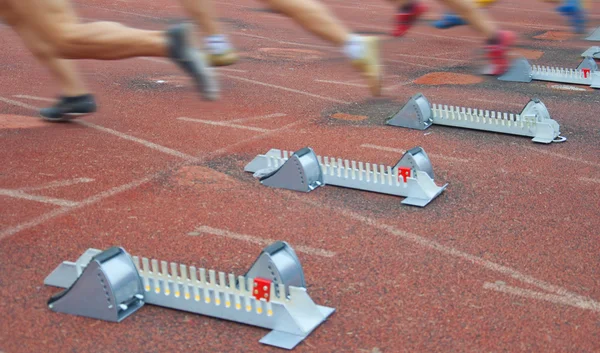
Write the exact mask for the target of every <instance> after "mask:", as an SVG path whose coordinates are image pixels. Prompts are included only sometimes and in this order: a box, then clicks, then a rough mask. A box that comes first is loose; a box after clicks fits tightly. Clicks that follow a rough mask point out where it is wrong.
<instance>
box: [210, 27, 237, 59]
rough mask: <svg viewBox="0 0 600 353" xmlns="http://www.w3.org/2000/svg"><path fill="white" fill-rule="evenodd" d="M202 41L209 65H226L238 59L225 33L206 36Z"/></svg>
mask: <svg viewBox="0 0 600 353" xmlns="http://www.w3.org/2000/svg"><path fill="white" fill-rule="evenodd" d="M204 41H205V48H206V51H207V53H208V61H209V62H210V65H211V66H228V65H233V64H235V63H236V62H237V61H238V55H237V53H236V52H235V49H234V48H233V46H232V45H231V43H230V42H229V39H228V38H227V37H226V36H225V35H223V34H214V35H210V36H206V37H205V38H204Z"/></svg>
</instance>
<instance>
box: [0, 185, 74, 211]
mask: <svg viewBox="0 0 600 353" xmlns="http://www.w3.org/2000/svg"><path fill="white" fill-rule="evenodd" d="M0 196H8V197H13V198H15V199H23V200H29V201H37V202H41V203H49V204H52V205H57V206H62V207H73V206H77V205H78V204H79V203H78V202H75V201H70V200H63V199H56V198H53V197H46V196H38V195H31V194H27V193H24V192H23V191H19V190H10V189H0Z"/></svg>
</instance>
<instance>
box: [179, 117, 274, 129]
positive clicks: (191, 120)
mask: <svg viewBox="0 0 600 353" xmlns="http://www.w3.org/2000/svg"><path fill="white" fill-rule="evenodd" d="M177 120H181V121H189V122H193V123H202V124H207V125H214V126H225V127H230V128H234V129H243V130H250V131H258V132H268V131H271V130H269V129H263V128H260V127H254V126H245V125H238V124H231V123H229V122H225V121H214V120H202V119H192V118H186V117H181V118H177Z"/></svg>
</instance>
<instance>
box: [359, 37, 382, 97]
mask: <svg viewBox="0 0 600 353" xmlns="http://www.w3.org/2000/svg"><path fill="white" fill-rule="evenodd" d="M360 40H361V49H360V52H359V54H356V55H354V56H353V59H352V65H353V66H354V67H355V68H356V69H357V70H359V71H360V72H361V73H362V75H363V76H364V77H365V78H366V79H367V82H368V84H369V88H370V90H371V94H373V95H374V96H379V95H380V94H381V80H382V76H383V75H382V66H381V62H380V58H379V39H378V38H377V37H360Z"/></svg>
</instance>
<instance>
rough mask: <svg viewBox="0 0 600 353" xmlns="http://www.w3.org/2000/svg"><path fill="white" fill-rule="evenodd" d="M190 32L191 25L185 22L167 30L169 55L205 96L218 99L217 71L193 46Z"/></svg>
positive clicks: (209, 98)
mask: <svg viewBox="0 0 600 353" xmlns="http://www.w3.org/2000/svg"><path fill="white" fill-rule="evenodd" d="M190 33H191V26H190V25H188V24H183V23H182V24H178V25H175V26H173V27H171V28H169V29H168V30H167V38H168V43H169V56H170V57H171V59H172V60H173V61H174V62H175V63H176V64H177V65H179V67H180V68H182V69H183V70H184V71H185V72H186V73H187V74H188V75H190V76H191V77H192V79H194V81H195V82H196V85H197V87H198V90H199V91H200V92H202V94H203V95H204V98H206V99H208V100H217V99H218V98H219V84H218V82H217V78H216V77H215V73H214V71H213V69H212V68H211V67H210V64H209V63H208V62H207V60H206V58H205V55H204V54H203V53H202V52H201V51H200V50H198V49H196V48H195V47H193V46H192V44H191V41H190V39H189V36H190Z"/></svg>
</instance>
